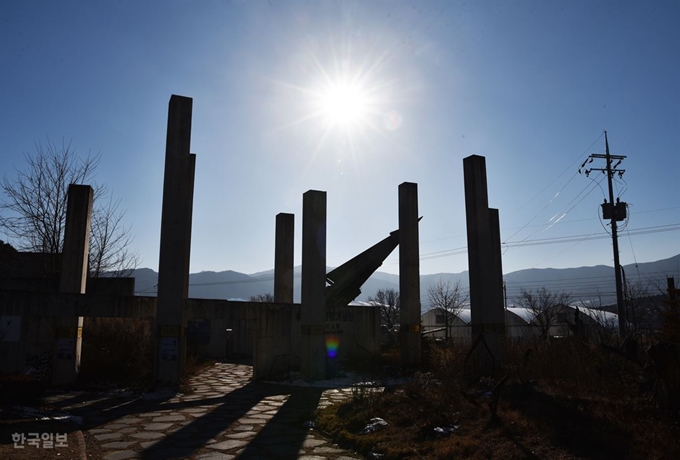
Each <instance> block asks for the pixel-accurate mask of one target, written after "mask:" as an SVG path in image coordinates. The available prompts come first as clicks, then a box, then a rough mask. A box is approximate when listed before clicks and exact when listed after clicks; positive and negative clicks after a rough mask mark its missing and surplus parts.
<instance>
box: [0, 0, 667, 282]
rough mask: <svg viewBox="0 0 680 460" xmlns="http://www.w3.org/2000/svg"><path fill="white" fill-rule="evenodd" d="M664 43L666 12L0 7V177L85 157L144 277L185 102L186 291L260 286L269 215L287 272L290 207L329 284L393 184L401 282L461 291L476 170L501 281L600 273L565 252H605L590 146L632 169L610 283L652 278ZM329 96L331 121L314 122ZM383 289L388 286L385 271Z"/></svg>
mask: <svg viewBox="0 0 680 460" xmlns="http://www.w3.org/2000/svg"><path fill="white" fill-rule="evenodd" d="M678 20H680V3H678V2H675V1H657V2H627V1H617V2H614V1H609V0H607V1H563V2H560V1H551V2H544V1H516V2H514V1H499V2H493V1H484V2H459V1H444V2H434V1H431V2H419V1H409V2H401V1H389V2H381V1H357V2H353V1H348V2H329V1H310V2H304V1H280V0H271V1H256V0H253V1H232V2H227V1H215V2H209V1H200V2H190V1H162V2H161V1H155V2H153V1H149V2H133V1H119V2H68V1H65V2H51V1H44V2H38V1H5V2H2V3H1V4H0V50H1V53H0V56H1V57H0V59H1V61H0V62H1V63H2V66H1V67H2V71H1V72H0V87H2V94H3V97H2V108H3V110H2V115H0V117H1V119H0V132H1V134H2V140H3V148H2V154H1V155H0V172H2V173H3V174H6V175H8V176H12V175H13V174H14V167H17V168H22V167H23V164H24V163H23V162H24V160H23V153H24V152H29V153H30V152H33V151H34V150H35V148H34V143H35V142H39V141H42V142H44V141H45V138H46V137H48V136H49V138H50V139H51V140H52V141H53V142H56V143H61V141H62V139H65V140H66V141H69V140H70V141H71V142H72V146H74V147H76V149H77V151H78V152H80V153H81V154H83V155H84V154H86V153H87V152H88V151H92V152H94V153H96V152H101V155H102V161H101V164H100V166H99V168H98V171H97V177H96V179H97V181H99V182H105V183H107V184H108V185H109V188H111V189H112V190H113V192H114V194H115V196H116V197H119V198H121V200H122V203H121V206H122V207H124V208H126V209H127V214H126V217H125V219H126V223H127V224H128V225H132V232H133V234H134V235H135V242H134V246H135V248H136V249H137V250H138V251H139V254H140V256H141V258H142V264H141V266H144V267H150V268H153V269H156V268H157V265H158V249H159V236H160V219H161V200H162V176H163V158H164V151H165V135H166V132H165V130H166V123H167V106H168V101H169V98H170V96H171V95H172V94H179V95H183V96H189V97H192V98H193V99H194V113H193V134H192V152H195V153H196V154H197V166H196V185H195V194H194V199H195V201H194V221H193V238H192V250H191V271H192V272H198V271H203V270H215V271H219V270H226V269H232V270H237V271H241V272H245V273H253V272H257V271H262V270H268V269H271V268H272V267H273V260H274V222H275V215H276V214H277V213H279V212H291V213H294V214H295V215H296V233H297V235H296V248H295V250H296V263H299V261H300V248H301V245H300V238H301V214H302V194H303V193H304V192H305V191H306V190H310V189H316V190H325V191H327V192H328V264H329V265H333V266H336V265H339V264H341V263H342V262H344V261H346V260H347V259H349V258H351V257H352V256H353V255H355V254H357V253H359V252H361V251H362V250H364V249H365V248H367V247H368V246H370V245H372V244H374V243H376V242H377V241H379V240H381V239H382V238H384V237H385V236H387V234H388V233H389V232H390V231H392V230H394V229H396V228H397V226H398V216H397V189H398V185H399V184H400V183H402V182H404V181H410V182H417V183H418V184H419V207H420V214H422V215H423V216H424V218H423V220H422V221H421V226H420V243H421V257H422V262H421V273H438V272H460V271H463V270H465V269H467V256H466V253H465V252H464V248H465V246H466V238H465V207H464V196H463V169H462V160H463V158H464V157H467V156H469V155H472V154H477V155H483V156H485V157H486V159H487V173H488V181H489V202H490V206H492V207H496V208H498V209H499V210H500V217H501V232H502V239H503V241H504V242H507V243H508V245H507V246H505V247H504V258H503V264H504V267H503V268H504V271H505V272H509V271H514V270H519V269H523V268H533V267H537V268H545V267H558V268H559V267H575V266H583V265H597V264H609V265H611V264H612V263H613V262H612V250H611V240H609V239H607V238H600V239H595V238H590V237H586V236H585V235H591V234H596V235H597V236H600V237H606V236H607V233H606V231H607V227H606V223H604V222H601V221H600V219H599V218H598V212H599V204H600V203H601V202H602V200H603V198H604V197H605V192H606V181H603V182H601V183H600V185H599V186H598V185H597V184H596V183H595V182H594V181H593V180H592V178H594V179H595V180H600V179H601V178H603V177H604V176H597V175H594V176H590V178H586V177H585V176H583V175H579V174H577V169H578V166H579V165H580V164H581V162H582V161H583V160H584V159H585V158H586V157H587V156H588V154H590V153H604V138H603V137H601V135H602V132H603V129H606V130H607V131H608V134H609V143H610V147H611V153H612V154H616V155H625V156H627V157H628V158H627V159H626V160H625V161H624V163H623V164H622V165H621V167H622V168H625V169H626V173H625V175H624V176H623V180H620V179H618V178H617V181H616V191H617V194H618V195H620V196H621V199H622V200H623V201H626V202H628V203H629V204H630V220H629V222H628V223H627V227H626V230H624V231H622V232H621V239H620V247H621V261H622V263H626V264H627V263H633V262H635V261H637V262H645V261H652V260H656V259H661V258H666V257H670V256H673V255H675V254H677V253H678V252H680V245H678V230H680V206H679V205H678V190H679V188H678V186H677V185H676V180H677V177H678V171H680V155H678V145H680V129H679V128H680V90H679V88H678V81H680V70H679V69H680V67H679V66H680V64H679V62H680V61H678V56H680V28H678V27H677V22H678ZM340 86H342V87H343V88H350V89H351V91H353V92H352V93H351V95H350V96H351V97H350V96H347V94H349V93H345V95H346V96H347V97H345V98H342V97H341V99H343V101H341V103H342V104H345V105H350V106H348V107H345V109H343V110H346V111H347V113H348V115H346V116H343V117H344V118H342V119H339V118H337V117H336V114H335V113H336V112H333V111H331V109H329V108H328V106H327V105H326V104H327V103H326V102H325V101H327V100H328V92H329V91H331V88H337V87H340ZM350 103H351V104H354V105H355V106H351V104H350ZM343 113H345V112H343ZM592 166H596V165H592ZM601 166H602V165H601ZM560 217H561V219H560ZM558 219H559V221H558V222H557V223H555V221H557V220H558ZM667 230H670V231H667ZM568 237H575V239H570V240H568V241H569V242H568V243H564V242H560V239H562V238H568ZM0 238H2V235H0ZM539 240H543V241H539ZM518 242H524V243H531V245H527V246H522V247H518V246H517V245H516V244H517V243H518ZM513 243H515V245H513ZM536 243H547V244H536ZM382 269H383V270H385V271H388V272H392V273H397V272H398V264H397V254H396V251H395V254H394V255H393V256H392V257H391V258H390V259H388V261H387V262H386V263H385V265H383V267H382Z"/></svg>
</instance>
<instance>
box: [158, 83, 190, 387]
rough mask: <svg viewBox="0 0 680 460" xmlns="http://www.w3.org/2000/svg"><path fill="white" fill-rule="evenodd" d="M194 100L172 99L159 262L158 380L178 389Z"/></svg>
mask: <svg viewBox="0 0 680 460" xmlns="http://www.w3.org/2000/svg"><path fill="white" fill-rule="evenodd" d="M192 104H193V100H192V99H191V98H188V97H182V96H175V95H173V96H172V97H171V98H170V105H169V110H168V132H167V141H166V150H165V176H164V179H163V214H162V218H161V245H160V256H159V262H158V304H157V305H158V306H157V311H156V324H155V333H156V361H155V379H156V384H157V385H158V386H171V387H176V386H177V385H178V383H179V379H180V377H181V375H182V373H183V372H184V364H185V357H186V356H185V355H186V347H185V343H186V336H185V329H186V321H187V315H186V306H185V302H184V301H185V300H186V299H187V297H188V295H189V259H190V252H191V216H192V212H193V198H194V172H195V168H196V155H195V154H192V153H189V149H190V147H191V115H192Z"/></svg>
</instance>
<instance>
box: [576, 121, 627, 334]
mask: <svg viewBox="0 0 680 460" xmlns="http://www.w3.org/2000/svg"><path fill="white" fill-rule="evenodd" d="M604 145H605V154H604V155H599V154H592V155H590V156H589V157H588V159H587V160H586V161H584V162H583V164H582V165H581V168H579V172H581V169H583V167H584V166H585V165H586V163H592V161H593V159H594V158H599V159H604V160H605V161H606V167H605V168H590V169H586V170H585V174H586V177H588V175H590V173H591V171H601V172H602V174H607V185H609V203H607V200H604V203H603V204H602V213H603V218H604V219H607V218H609V219H610V220H611V227H612V245H613V249H614V276H615V280H616V306H617V311H618V315H619V335H620V336H621V337H626V333H627V328H626V325H627V324H626V321H627V314H626V313H627V312H626V306H625V304H624V302H623V283H622V280H621V268H620V267H621V263H620V262H619V237H618V230H617V227H616V222H618V221H622V220H625V218H626V203H624V202H621V201H619V200H618V198H617V201H616V205H615V204H614V188H613V186H612V178H613V177H614V174H618V175H619V177H622V176H623V173H625V172H626V170H625V169H616V167H617V166H618V165H619V164H621V162H622V161H623V160H624V159H625V158H626V157H625V156H621V155H610V154H609V141H608V140H607V131H605V132H604ZM612 161H617V162H616V164H615V165H613V166H612Z"/></svg>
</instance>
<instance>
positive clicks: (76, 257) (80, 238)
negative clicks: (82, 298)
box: [52, 184, 93, 386]
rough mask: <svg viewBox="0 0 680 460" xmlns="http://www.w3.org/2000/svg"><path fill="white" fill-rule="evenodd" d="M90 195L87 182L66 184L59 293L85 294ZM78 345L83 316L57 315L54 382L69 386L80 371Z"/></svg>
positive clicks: (80, 340)
mask: <svg viewBox="0 0 680 460" xmlns="http://www.w3.org/2000/svg"><path fill="white" fill-rule="evenodd" d="M92 197H93V191H92V187H90V186H89V185H75V184H71V185H69V187H68V202H67V208H66V225H65V228H64V249H63V252H62V255H61V273H60V279H59V292H65V293H72V294H84V293H85V288H86V283H87V259H88V255H89V246H90V223H91V219H92ZM82 344H83V317H82V316H81V317H76V318H64V317H61V316H60V317H58V318H57V343H56V350H55V354H54V364H53V369H52V383H53V384H54V385H57V386H62V385H70V384H72V383H74V382H75V381H76V378H77V377H78V371H79V370H80V353H81V350H82Z"/></svg>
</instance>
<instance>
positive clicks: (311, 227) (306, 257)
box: [300, 190, 326, 381]
mask: <svg viewBox="0 0 680 460" xmlns="http://www.w3.org/2000/svg"><path fill="white" fill-rule="evenodd" d="M301 308H302V311H301V325H300V335H301V340H300V345H301V346H300V348H301V350H300V352H301V353H300V371H301V373H302V378H304V379H305V380H308V381H310V380H320V379H324V378H325V377H326V346H325V345H326V344H325V337H324V329H325V327H324V325H325V322H326V192H320V191H316V190H310V191H308V192H306V193H305V194H304V195H303V196H302V306H301Z"/></svg>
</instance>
